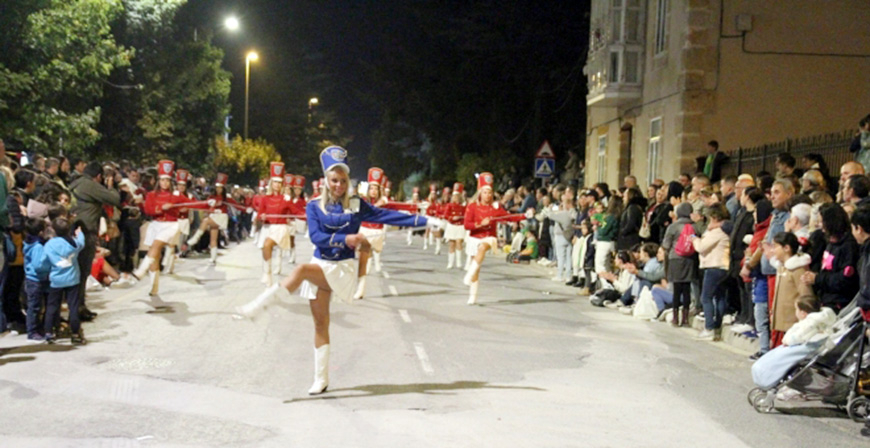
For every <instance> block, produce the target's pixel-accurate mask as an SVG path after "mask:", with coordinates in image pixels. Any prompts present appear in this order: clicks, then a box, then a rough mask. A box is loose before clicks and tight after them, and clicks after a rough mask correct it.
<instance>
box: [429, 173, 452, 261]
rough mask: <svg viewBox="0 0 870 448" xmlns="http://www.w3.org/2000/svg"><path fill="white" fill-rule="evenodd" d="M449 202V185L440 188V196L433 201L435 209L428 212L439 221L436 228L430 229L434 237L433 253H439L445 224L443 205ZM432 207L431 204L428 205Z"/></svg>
mask: <svg viewBox="0 0 870 448" xmlns="http://www.w3.org/2000/svg"><path fill="white" fill-rule="evenodd" d="M448 203H450V187H444V188H443V189H442V190H441V197H440V198H438V199H437V200H436V201H435V209H434V210H432V211H431V212H430V216H431V217H432V218H433V219H437V220H438V221H440V225H439V227H438V228H435V229H432V230H431V231H430V235H433V236H434V238H435V255H441V241H442V240H443V239H444V228H445V227H446V226H447V221H446V220H445V217H444V207H445V206H446V205H447V204H448ZM429 207H430V208H431V207H432V206H431V205H430V206H429Z"/></svg>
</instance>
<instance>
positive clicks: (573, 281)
mask: <svg viewBox="0 0 870 448" xmlns="http://www.w3.org/2000/svg"><path fill="white" fill-rule="evenodd" d="M576 284H577V276H576V275H572V276H571V280H568V281H567V282H566V283H565V286H574V285H576Z"/></svg>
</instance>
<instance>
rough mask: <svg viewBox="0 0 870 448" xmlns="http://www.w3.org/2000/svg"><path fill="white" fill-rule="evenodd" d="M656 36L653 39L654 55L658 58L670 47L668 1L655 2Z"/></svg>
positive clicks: (659, 0)
mask: <svg viewBox="0 0 870 448" xmlns="http://www.w3.org/2000/svg"><path fill="white" fill-rule="evenodd" d="M655 8H656V11H655V18H656V26H655V36H654V38H653V55H655V56H658V55H660V54H662V53H664V52H665V51H666V50H667V45H668V12H669V9H670V8H669V6H668V0H655Z"/></svg>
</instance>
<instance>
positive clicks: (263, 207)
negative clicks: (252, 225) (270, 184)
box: [254, 194, 295, 224]
mask: <svg viewBox="0 0 870 448" xmlns="http://www.w3.org/2000/svg"><path fill="white" fill-rule="evenodd" d="M254 203H255V205H254V207H255V208H256V210H257V216H259V218H260V221H262V222H263V223H264V224H287V223H288V222H289V221H290V219H291V218H287V217H275V216H269V215H293V214H295V213H293V203H292V202H291V201H290V196H287V195H283V194H270V195H263V196H260V200H259V201H254Z"/></svg>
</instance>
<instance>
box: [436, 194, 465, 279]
mask: <svg viewBox="0 0 870 448" xmlns="http://www.w3.org/2000/svg"><path fill="white" fill-rule="evenodd" d="M441 217H442V218H444V221H446V222H447V225H446V228H445V230H444V239H445V240H447V269H450V268H452V267H453V266H456V267H457V268H458V269H462V242H463V241H465V237H466V235H467V234H468V231H467V230H465V225H464V224H463V223H464V222H465V186H464V185H462V184H461V183H459V182H456V183H455V184H453V194H452V195H451V197H450V202H448V203H446V204H444V205H443V206H442V213H441Z"/></svg>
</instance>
